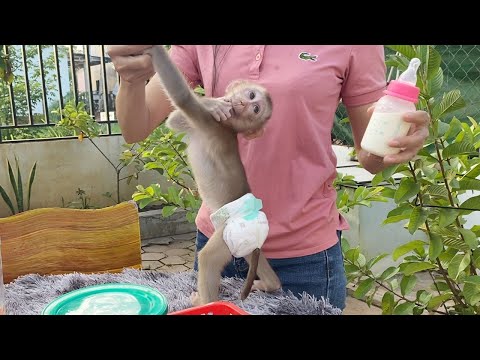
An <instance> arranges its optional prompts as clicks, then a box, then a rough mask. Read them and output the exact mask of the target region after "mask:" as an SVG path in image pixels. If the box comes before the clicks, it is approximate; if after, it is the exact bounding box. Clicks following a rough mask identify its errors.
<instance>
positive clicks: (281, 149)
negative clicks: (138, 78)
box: [171, 45, 386, 258]
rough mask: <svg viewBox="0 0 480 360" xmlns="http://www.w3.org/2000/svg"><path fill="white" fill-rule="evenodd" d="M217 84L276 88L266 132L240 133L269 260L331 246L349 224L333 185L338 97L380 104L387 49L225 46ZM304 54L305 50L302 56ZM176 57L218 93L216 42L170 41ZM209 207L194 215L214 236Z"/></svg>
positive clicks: (346, 101) (348, 102) (186, 71)
mask: <svg viewBox="0 0 480 360" xmlns="http://www.w3.org/2000/svg"><path fill="white" fill-rule="evenodd" d="M215 53H216V58H217V60H216V61H215V63H216V69H217V71H216V87H215V93H214V94H213V96H223V94H224V91H225V88H226V86H227V84H228V83H229V82H230V81H232V80H235V79H250V80H253V81H255V82H258V83H259V84H261V85H263V86H265V87H266V88H267V89H268V90H269V91H270V93H271V96H272V101H273V115H272V118H271V119H270V121H269V123H268V124H267V127H266V131H265V134H264V135H263V136H262V137H260V138H257V139H254V140H250V141H248V140H245V139H243V138H242V137H241V136H239V148H240V154H241V158H242V162H243V164H244V166H245V170H246V173H247V177H248V181H249V183H250V186H251V189H252V193H253V194H254V195H255V196H256V197H257V198H259V199H261V200H262V202H263V211H264V212H265V214H266V215H267V217H268V220H269V225H270V232H269V236H268V238H267V240H266V241H265V244H264V247H263V250H264V252H265V255H266V256H267V257H268V258H286V257H298V256H304V255H310V254H313V253H316V252H319V251H322V250H325V249H327V248H329V247H331V246H333V245H334V244H335V243H336V242H337V241H338V238H337V234H336V230H337V229H339V230H341V229H348V224H347V223H346V221H345V220H344V218H343V217H342V216H341V215H340V214H339V212H338V210H337V208H336V191H335V189H334V187H333V185H332V182H333V180H334V179H335V175H336V162H337V159H336V157H335V154H334V152H333V150H332V145H331V130H332V126H333V119H334V113H335V111H336V109H337V106H338V104H339V101H340V99H342V101H343V103H344V104H345V105H346V106H358V105H364V104H368V103H371V102H374V101H377V100H378V99H379V98H380V97H381V96H382V95H383V93H382V91H383V90H384V88H385V85H386V80H385V79H386V76H385V63H384V61H385V59H384V50H383V46H381V45H378V46H373V45H354V46H348V45H332V46H330V45H232V46H231V45H221V46H219V48H218V49H217V50H216V51H215ZM302 53H303V55H300V54H302ZM171 56H172V59H173V60H174V61H175V63H176V64H177V66H178V67H179V69H180V70H181V71H182V72H183V73H184V74H185V76H186V77H187V79H188V80H189V82H190V83H191V85H192V86H196V85H198V84H200V85H202V86H203V87H204V89H205V91H206V94H207V95H208V96H212V80H213V75H214V74H213V64H214V50H213V46H212V45H188V46H179V45H178V46H177V45H175V46H172V49H171ZM209 215H210V211H209V209H207V208H206V207H205V206H203V205H202V207H201V208H200V211H199V213H198V216H197V219H196V225H197V227H198V229H199V230H200V231H201V232H203V233H204V234H205V235H206V236H208V237H210V236H211V235H212V233H213V226H212V224H211V222H210V219H209Z"/></svg>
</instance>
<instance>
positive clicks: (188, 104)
mask: <svg viewBox="0 0 480 360" xmlns="http://www.w3.org/2000/svg"><path fill="white" fill-rule="evenodd" d="M149 52H150V53H151V55H152V62H153V68H154V69H155V71H156V73H157V74H158V77H159V78H160V82H161V83H162V86H163V88H164V90H165V92H166V93H167V95H168V97H169V98H170V100H171V101H172V102H173V104H174V105H175V107H176V108H177V109H180V110H181V111H183V112H184V113H185V114H186V115H187V116H186V120H187V121H189V122H190V123H191V124H190V125H191V126H193V127H195V124H194V123H192V122H193V121H194V120H195V121H202V122H205V123H207V125H209V124H211V115H210V113H209V112H208V111H207V110H206V108H205V107H204V106H203V105H202V103H201V102H200V101H199V99H198V97H197V95H195V93H194V92H193V91H192V90H191V89H190V87H189V86H188V84H187V82H186V80H185V78H184V77H183V75H182V74H181V73H180V71H179V70H178V68H177V67H176V66H175V64H174V63H173V62H172V60H171V59H170V56H169V55H168V53H167V51H166V50H165V48H164V47H163V45H155V46H153V47H152V49H150V51H149Z"/></svg>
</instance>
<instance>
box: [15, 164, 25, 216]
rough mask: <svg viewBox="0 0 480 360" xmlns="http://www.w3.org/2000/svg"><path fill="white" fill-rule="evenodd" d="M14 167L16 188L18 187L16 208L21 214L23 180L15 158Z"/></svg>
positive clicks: (22, 208)
mask: <svg viewBox="0 0 480 360" xmlns="http://www.w3.org/2000/svg"><path fill="white" fill-rule="evenodd" d="M15 165H16V166H17V186H18V198H17V207H18V212H23V211H24V207H23V179H22V173H21V172H20V167H19V166H18V159H17V157H15Z"/></svg>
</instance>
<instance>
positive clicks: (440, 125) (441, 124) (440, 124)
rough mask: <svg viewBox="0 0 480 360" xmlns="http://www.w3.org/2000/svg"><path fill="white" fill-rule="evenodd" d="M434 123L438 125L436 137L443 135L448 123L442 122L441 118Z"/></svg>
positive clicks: (448, 126)
mask: <svg viewBox="0 0 480 360" xmlns="http://www.w3.org/2000/svg"><path fill="white" fill-rule="evenodd" d="M436 124H437V126H438V137H440V136H443V135H444V134H445V133H446V132H447V131H448V129H449V128H450V125H448V124H446V123H444V122H443V121H441V120H437V122H436Z"/></svg>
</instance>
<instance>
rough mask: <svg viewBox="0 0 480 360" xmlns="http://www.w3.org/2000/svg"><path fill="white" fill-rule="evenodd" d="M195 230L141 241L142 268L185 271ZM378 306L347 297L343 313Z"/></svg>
mask: <svg viewBox="0 0 480 360" xmlns="http://www.w3.org/2000/svg"><path fill="white" fill-rule="evenodd" d="M194 253H195V232H193V233H188V234H182V235H175V236H170V237H163V238H157V239H149V240H147V241H144V242H143V243H142V265H143V268H144V269H148V270H158V271H165V272H168V271H170V272H177V271H187V270H191V269H192V268H193V259H194ZM381 313H382V312H381V310H380V309H379V308H378V307H375V306H372V307H368V306H367V304H365V303H364V302H362V301H359V300H357V299H354V298H352V297H350V296H349V297H348V298H347V307H346V309H345V310H344V314H345V315H380V314H381Z"/></svg>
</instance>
